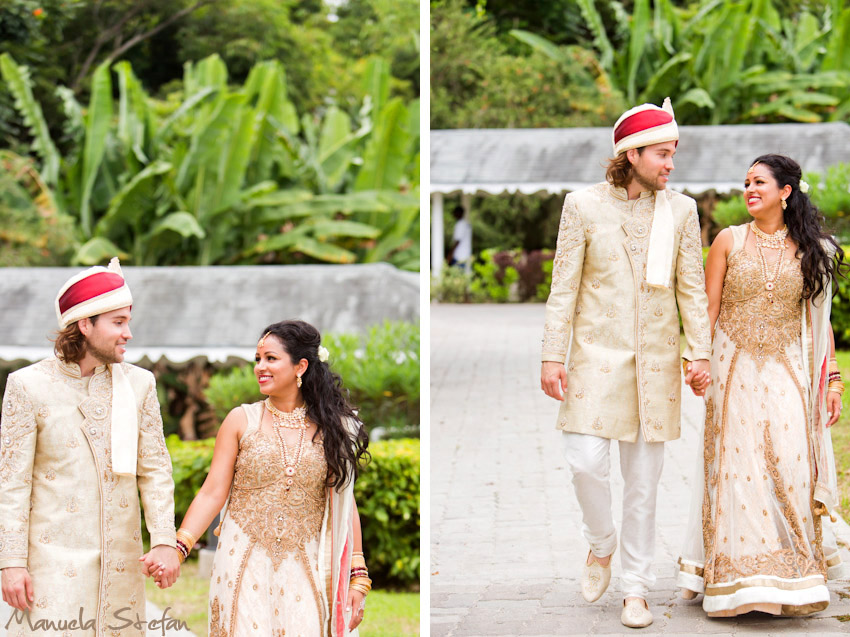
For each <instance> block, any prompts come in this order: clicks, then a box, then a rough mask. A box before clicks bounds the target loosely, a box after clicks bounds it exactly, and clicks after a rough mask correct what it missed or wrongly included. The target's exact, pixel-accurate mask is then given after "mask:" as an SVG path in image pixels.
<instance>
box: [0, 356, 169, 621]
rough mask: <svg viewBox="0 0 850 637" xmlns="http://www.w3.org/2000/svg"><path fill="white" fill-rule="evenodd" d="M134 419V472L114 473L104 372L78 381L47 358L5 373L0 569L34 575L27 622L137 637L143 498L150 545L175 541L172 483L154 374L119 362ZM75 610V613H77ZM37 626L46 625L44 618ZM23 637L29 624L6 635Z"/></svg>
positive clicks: (68, 368)
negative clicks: (77, 623) (77, 624)
mask: <svg viewBox="0 0 850 637" xmlns="http://www.w3.org/2000/svg"><path fill="white" fill-rule="evenodd" d="M121 365H122V368H123V370H124V373H125V374H126V376H127V378H128V379H129V381H130V384H131V386H132V388H133V394H134V395H135V398H136V406H137V413H138V418H139V421H138V422H139V438H138V462H137V469H136V472H137V475H136V476H126V475H121V476H118V475H116V474H114V473H113V472H112V459H111V446H110V444H111V443H110V437H111V436H110V425H111V422H110V414H111V404H112V372H111V366H106V365H104V366H101V367H98V368H97V369H96V370H95V372H94V375H92V376H89V377H85V378H81V377H80V368H79V366H77V365H76V364H65V363H64V362H62V361H61V360H59V359H57V358H48V359H46V360H43V361H41V362H39V363H36V364H34V365H30V366H29V367H26V368H24V369H21V370H18V371H17V372H14V373H13V374H11V375H9V377H8V381H7V385H6V393H5V396H4V399H3V418H2V423H0V568H7V567H13V566H23V567H26V568H27V569H28V570H29V573H30V575H31V577H32V583H33V590H34V594H35V601H34V603H33V604H31V606H32V610H31V612H30V621H31V622H32V623H33V624H36V622H38V621H39V620H47V621H52V622H58V621H60V620H61V621H66V622H67V621H70V620H72V619H78V618H79V617H80V615H81V614H82V618H83V622H84V623H85V624H87V625H89V629H87V630H79V629H75V630H72V631H70V632H69V633H64V634H72V635H74V636H75V637H77V636H80V635H87V636H91V635H97V636H98V637H100V636H101V635H110V636H111V635H120V636H121V637H126V636H129V635H134V636H135V635H140V636H143V635H144V631H140V630H138V629H136V628H135V627H133V626H126V625H125V624H126V621H125V620H132V621H135V620H136V614H138V615H139V616H140V617H141V619H142V620H143V621H144V619H145V589H144V576H143V575H142V573H141V567H140V563H139V561H138V558H139V557H140V556H141V555H142V553H143V550H142V541H141V522H140V517H139V496H138V493H139V492H141V499H142V504H143V506H144V509H145V521H146V522H147V527H148V530H149V531H150V534H151V545H152V546H156V545H159V544H166V545H169V546H175V532H174V482H173V481H172V478H171V460H170V457H169V455H168V450H167V449H166V447H165V439H164V437H163V432H162V419H161V416H160V411H159V402H158V401H157V396H156V386H155V381H154V378H153V375H152V374H151V373H150V372H148V371H146V370H143V369H140V368H138V367H135V366H133V365H130V364H128V363H121ZM80 609H82V611H80ZM41 626H42V627H43V626H45V624H44V623H42V624H41ZM30 634H37V635H54V634H55V635H62V634H63V631H62V630H53V629H49V630H47V631H46V632H44V631H41V630H36V631H35V632H30V630H29V625H28V623H27V621H26V619H24V620H23V623H22V624H20V625H18V624H17V622H16V621H15V620H14V616H13V622H12V624H11V625H10V626H9V636H10V637H17V636H18V635H30Z"/></svg>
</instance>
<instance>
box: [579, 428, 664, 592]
mask: <svg viewBox="0 0 850 637" xmlns="http://www.w3.org/2000/svg"><path fill="white" fill-rule="evenodd" d="M563 445H564V457H565V458H566V461H567V467H568V469H569V470H570V472H571V473H572V475H573V486H574V487H575V492H576V498H577V499H578V503H579V506H580V507H581V512H582V522H583V524H582V533H583V534H584V537H585V539H586V540H587V542H588V543H589V544H590V550H591V551H592V552H593V554H594V555H595V556H596V557H606V556H608V555H611V554H612V553H613V552H614V549H615V548H616V546H617V530H616V529H615V528H614V518H613V516H612V515H611V480H610V476H611V457H610V455H611V440H609V439H608V438H599V437H598V436H589V435H586V434H578V433H570V432H564V436H563ZM619 447H620V471H621V473H622V475H623V481H624V482H625V485H624V486H623V529H625V532H623V533H622V536H621V538H620V563H621V565H622V567H623V574H622V576H621V577H620V587H621V588H622V591H623V594H624V596H625V597H640V598H643V599H646V594H647V593H648V592H649V589H650V587H651V586H652V585H653V584H655V575H653V573H652V559H653V556H654V555H655V508H656V494H657V492H658V481H659V480H660V479H661V468H662V467H663V465H664V443H663V442H646V441H645V440H644V439H643V435H642V434H640V433H638V439H637V442H623V441H619Z"/></svg>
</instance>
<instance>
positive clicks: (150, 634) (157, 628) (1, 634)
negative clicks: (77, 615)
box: [0, 601, 194, 637]
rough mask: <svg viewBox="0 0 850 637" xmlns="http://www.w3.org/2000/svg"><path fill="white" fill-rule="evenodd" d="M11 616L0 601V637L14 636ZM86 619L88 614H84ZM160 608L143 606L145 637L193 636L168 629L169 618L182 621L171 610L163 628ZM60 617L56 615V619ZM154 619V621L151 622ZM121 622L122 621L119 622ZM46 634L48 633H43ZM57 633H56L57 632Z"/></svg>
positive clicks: (15, 624) (81, 632)
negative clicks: (145, 625)
mask: <svg viewBox="0 0 850 637" xmlns="http://www.w3.org/2000/svg"><path fill="white" fill-rule="evenodd" d="M11 616H12V607H11V606H9V605H8V604H6V603H5V602H3V601H0V637H7V635H8V637H14V635H16V634H17V633H16V632H15V630H14V629H15V628H17V626H18V625H17V623H16V622H12V623H11V624H10V625H9V630H8V631H7V630H6V624H7V623H9V620H10V619H11ZM85 617H86V619H88V615H86V616H85ZM121 617H122V618H129V616H127V615H125V614H122V615H121ZM162 617H163V614H162V610H161V609H159V608H157V607H156V606H154V605H153V604H151V603H150V602H147V606H146V608H145V619H146V621H147V637H162V636H163V635H164V636H165V637H194V633H192V632H190V631H189V630H187V629H183V630H173V629H169V628H168V626H171V625H172V624H171V622H170V621H169V620H172V619H173V620H178V621H183V620H182V618H180V617H175V616H174V615H173V613H172V612H169V613H168V616H167V617H166V618H165V626H166V627H165V629H163V627H162V625H161V621H162ZM58 619H61V618H58V617H57V620H58ZM67 619H74V618H73V617H69V618H67ZM154 620H156V623H152V622H154ZM121 623H123V621H122V622H121ZM23 626H26V620H25V621H24V623H23ZM44 634H45V635H47V634H48V633H44ZM57 634H58V633H57ZM66 634H68V635H74V634H77V635H80V634H83V631H79V630H74V631H69V632H67V633H66Z"/></svg>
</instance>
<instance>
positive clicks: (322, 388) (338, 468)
mask: <svg viewBox="0 0 850 637" xmlns="http://www.w3.org/2000/svg"><path fill="white" fill-rule="evenodd" d="M266 334H269V335H271V336H274V337H275V338H277V339H278V340H279V341H280V342H281V344H282V345H283V348H284V349H285V350H286V353H287V354H289V358H290V360H291V361H292V364H293V365H297V364H298V362H299V361H300V360H301V359H302V358H304V359H307V363H308V365H307V371H305V372H304V374H303V375H302V376H301V381H302V382H301V396H302V398H304V404H305V405H306V407H307V417H308V418H309V419H310V420H311V421H312V422H314V423H316V427H317V430H316V435H318V434H319V432H321V434H322V437H323V442H324V448H325V459H326V460H327V463H328V484H329V485H330V486H332V487H334V488H340V487H342V486H343V485H345V484H347V483H348V481H349V480H355V479H356V478H357V474H358V473H359V472H360V468H361V466H360V463H361V460H366V459H368V457H369V452H368V451H367V449H366V448H367V447H368V446H369V437H368V436H367V435H366V431H365V429H364V427H363V423H361V422H360V420H359V419H358V418H357V414H355V413H354V408H353V407H352V405H351V403H349V401H348V391H347V390H345V389H344V388H343V386H342V379H341V378H340V377H339V374H335V373H334V372H333V371H331V368H330V366H329V365H328V364H327V363H323V362H322V361H320V360H319V354H318V350H319V345H321V344H322V335H321V334H319V330H317V329H316V328H315V327H313V326H312V325H310V324H309V323H305V322H304V321H294V320H293V321H281V322H280V323H275V324H273V325H269V326H268V327H267V328H266V329H264V330H263V334H262V335H261V337H262V336H264V335H266ZM349 418H351V419H353V420H354V422H356V423H357V431H356V432H353V431H349V428H348V427H347V426H346V424H345V421H346V420H347V419H349ZM314 439H315V436H314ZM364 456H365V458H364Z"/></svg>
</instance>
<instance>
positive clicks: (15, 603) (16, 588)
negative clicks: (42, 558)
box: [0, 566, 35, 610]
mask: <svg viewBox="0 0 850 637" xmlns="http://www.w3.org/2000/svg"><path fill="white" fill-rule="evenodd" d="M0 579H2V580H3V601H4V602H6V603H7V604H9V606H11V607H12V608H16V609H18V610H29V609H30V605H29V604H28V603H27V602H31V601H33V600H34V599H35V594H34V593H33V590H32V578H31V577H30V574H29V571H28V570H27V569H26V568H24V567H23V566H12V567H9V568H4V569H3V573H2V576H0Z"/></svg>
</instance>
